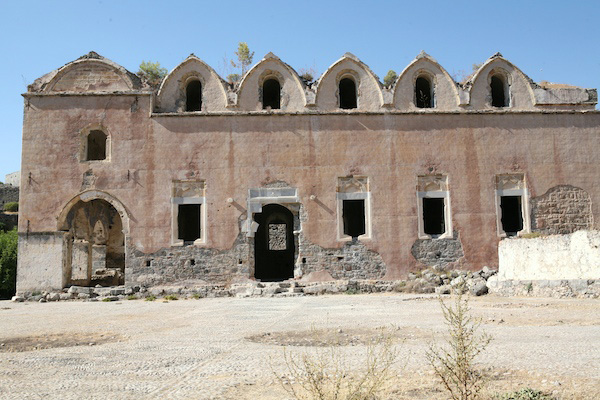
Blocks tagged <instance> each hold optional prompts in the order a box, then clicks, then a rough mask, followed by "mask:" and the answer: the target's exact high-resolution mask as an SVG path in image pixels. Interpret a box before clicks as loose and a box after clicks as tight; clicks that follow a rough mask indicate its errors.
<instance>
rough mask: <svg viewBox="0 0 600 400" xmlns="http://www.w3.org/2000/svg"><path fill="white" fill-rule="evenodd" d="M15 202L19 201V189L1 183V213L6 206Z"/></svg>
mask: <svg viewBox="0 0 600 400" xmlns="http://www.w3.org/2000/svg"><path fill="white" fill-rule="evenodd" d="M13 201H19V188H18V187H17V186H13V185H5V184H3V183H0V211H2V210H3V209H4V204H6V203H10V202H13Z"/></svg>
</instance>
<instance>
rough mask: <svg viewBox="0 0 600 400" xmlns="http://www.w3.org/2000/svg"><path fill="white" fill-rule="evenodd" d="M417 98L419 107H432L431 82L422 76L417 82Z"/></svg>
mask: <svg viewBox="0 0 600 400" xmlns="http://www.w3.org/2000/svg"><path fill="white" fill-rule="evenodd" d="M415 100H416V105H417V107H419V108H432V107H433V95H432V91H431V82H429V79H427V78H424V77H422V76H420V77H418V78H417V81H416V82H415Z"/></svg>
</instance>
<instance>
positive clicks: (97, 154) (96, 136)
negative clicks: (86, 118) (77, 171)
mask: <svg viewBox="0 0 600 400" xmlns="http://www.w3.org/2000/svg"><path fill="white" fill-rule="evenodd" d="M106 138H107V136H106V135H105V134H104V132H102V131H98V130H93V131H90V133H89V134H88V135H87V146H86V148H87V152H86V160H88V161H89V160H106Z"/></svg>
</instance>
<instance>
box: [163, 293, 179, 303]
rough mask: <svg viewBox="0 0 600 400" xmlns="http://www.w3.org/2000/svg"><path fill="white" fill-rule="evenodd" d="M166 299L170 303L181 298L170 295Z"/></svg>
mask: <svg viewBox="0 0 600 400" xmlns="http://www.w3.org/2000/svg"><path fill="white" fill-rule="evenodd" d="M164 299H165V300H168V301H175V300H179V297H177V296H175V295H174V294H168V295H166V296H165V297H164Z"/></svg>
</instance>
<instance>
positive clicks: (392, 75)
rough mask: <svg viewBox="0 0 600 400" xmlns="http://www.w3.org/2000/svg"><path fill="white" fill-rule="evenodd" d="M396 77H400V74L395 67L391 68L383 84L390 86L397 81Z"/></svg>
mask: <svg viewBox="0 0 600 400" xmlns="http://www.w3.org/2000/svg"><path fill="white" fill-rule="evenodd" d="M396 79H398V74H396V71H394V70H393V69H390V70H389V71H388V73H387V74H386V76H385V78H383V84H384V85H385V86H387V87H390V86H392V85H393V84H394V82H396Z"/></svg>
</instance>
